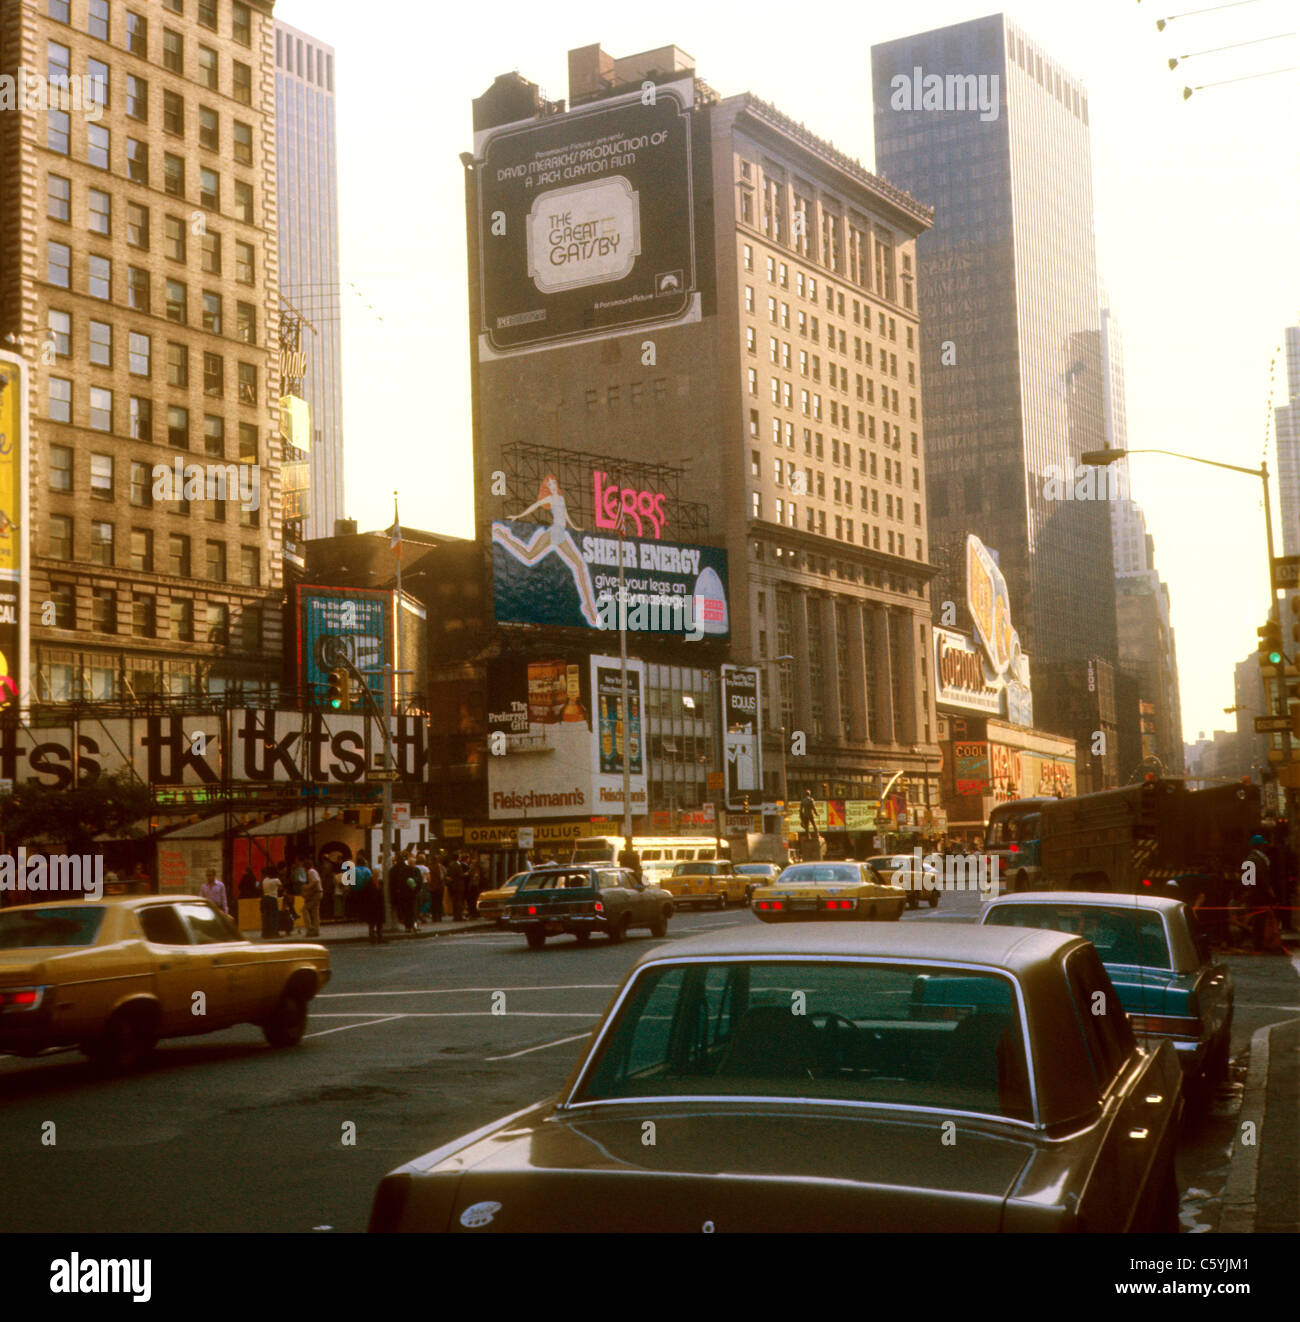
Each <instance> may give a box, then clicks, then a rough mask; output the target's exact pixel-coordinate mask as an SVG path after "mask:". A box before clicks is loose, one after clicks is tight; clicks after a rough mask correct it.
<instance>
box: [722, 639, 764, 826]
mask: <svg viewBox="0 0 1300 1322" xmlns="http://www.w3.org/2000/svg"><path fill="white" fill-rule="evenodd" d="M761 710H762V703H761V693H760V687H759V675H758V671H757V669H755V668H753V667H750V666H732V665H724V666H723V667H722V738H723V747H724V750H725V753H726V758H725V763H726V772H727V809H728V811H733V812H740V811H743V809H744V800H745V798H746V797H748V798H749V799H751V800H752V801H753V802H754V803H755V804H756V803H757V801H758V798H759V795H760V794H761V793H762V788H763V741H762V739H761V737H760V727H759V712H760V711H761Z"/></svg>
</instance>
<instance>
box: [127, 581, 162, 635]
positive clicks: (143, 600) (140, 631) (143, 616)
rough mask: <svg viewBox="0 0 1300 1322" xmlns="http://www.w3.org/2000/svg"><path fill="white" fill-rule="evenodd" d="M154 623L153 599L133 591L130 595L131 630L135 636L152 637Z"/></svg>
mask: <svg viewBox="0 0 1300 1322" xmlns="http://www.w3.org/2000/svg"><path fill="white" fill-rule="evenodd" d="M155 624H156V618H155V610H154V599H153V598H152V597H147V596H144V595H143V594H141V593H139V592H137V593H134V594H133V595H132V597H131V632H132V633H134V634H135V636H136V637H137V638H152V637H154V634H155V627H154V626H155Z"/></svg>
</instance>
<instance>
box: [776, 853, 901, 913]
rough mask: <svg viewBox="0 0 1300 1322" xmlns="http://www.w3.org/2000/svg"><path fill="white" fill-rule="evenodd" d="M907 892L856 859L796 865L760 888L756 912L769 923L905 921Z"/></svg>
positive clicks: (792, 865)
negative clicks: (813, 920) (812, 920)
mask: <svg viewBox="0 0 1300 1322" xmlns="http://www.w3.org/2000/svg"><path fill="white" fill-rule="evenodd" d="M906 907H907V892H906V891H905V890H904V889H903V888H902V887H901V886H896V885H894V884H893V882H890V881H886V880H885V879H884V878H883V877H881V875H880V874H879V873H878V872H876V871H875V870H874V869H873V868H872V867H871V866H870V865H869V864H867V863H860V862H858V861H857V860H855V859H846V860H843V861H840V862H828V863H793V864H791V866H790V867H788V868H786V870H785V871H784V872H782V873H781V875H780V876H779V877H777V878H776V879H775V880H774V881H769V882H767V883H765V884H764V885H762V886H758V887H756V888H755V890H754V893H753V895H752V896H751V897H750V908H751V909H752V910H753V911H754V913H755V914H757V916H758V917H759V918H761V919H762V920H763V922H765V923H788V922H800V921H802V920H808V919H826V920H828V921H846V922H854V921H882V920H883V921H889V922H893V921H894V920H896V919H898V918H900V917H902V913H903V910H904V909H905V908H906Z"/></svg>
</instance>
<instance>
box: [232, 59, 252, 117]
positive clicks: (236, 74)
mask: <svg viewBox="0 0 1300 1322" xmlns="http://www.w3.org/2000/svg"><path fill="white" fill-rule="evenodd" d="M231 77H232V80H233V82H232V87H231V95H232V96H233V97H234V98H235V100H236V101H238V102H239V103H240V105H244V106H251V105H252V104H253V71H252V69H250V68H249V67H248V65H246V64H240V62H239V61H238V60H234V61H232V62H231Z"/></svg>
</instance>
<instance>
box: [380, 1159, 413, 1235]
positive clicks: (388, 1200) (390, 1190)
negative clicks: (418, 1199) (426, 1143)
mask: <svg viewBox="0 0 1300 1322" xmlns="http://www.w3.org/2000/svg"><path fill="white" fill-rule="evenodd" d="M410 1196H411V1177H410V1176H409V1175H406V1174H402V1175H385V1176H384V1178H383V1179H382V1180H380V1181H379V1188H378V1189H377V1190H376V1192H375V1201H374V1204H373V1205H372V1206H371V1209H370V1233H371V1234H372V1235H390V1234H393V1233H394V1232H395V1231H397V1230H400V1229H401V1226H402V1213H403V1212H404V1211H405V1210H406V1203H407V1199H408V1198H410Z"/></svg>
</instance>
